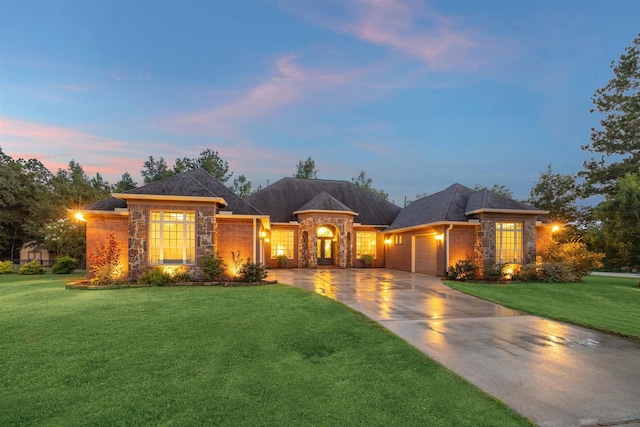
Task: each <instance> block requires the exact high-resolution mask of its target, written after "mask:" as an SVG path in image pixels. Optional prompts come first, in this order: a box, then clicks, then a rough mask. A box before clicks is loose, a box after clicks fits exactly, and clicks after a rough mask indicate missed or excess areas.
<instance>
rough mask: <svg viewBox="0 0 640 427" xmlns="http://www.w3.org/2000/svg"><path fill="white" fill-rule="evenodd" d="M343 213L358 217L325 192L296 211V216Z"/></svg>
mask: <svg viewBox="0 0 640 427" xmlns="http://www.w3.org/2000/svg"><path fill="white" fill-rule="evenodd" d="M309 211H314V212H318V211H321V212H342V213H345V212H346V213H352V214H353V215H357V213H356V212H354V211H353V210H352V209H351V208H350V207H348V206H346V205H345V204H344V203H342V202H340V200H337V199H336V198H335V197H333V196H332V195H331V194H329V193H327V192H326V191H323V192H322V193H320V194H318V195H317V196H316V197H314V198H313V199H311V200H309V201H308V202H307V203H305V204H304V205H303V206H301V207H299V208H298V209H296V211H295V212H294V214H299V213H302V212H309Z"/></svg>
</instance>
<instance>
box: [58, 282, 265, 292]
mask: <svg viewBox="0 0 640 427" xmlns="http://www.w3.org/2000/svg"><path fill="white" fill-rule="evenodd" d="M276 283H278V281H277V280H262V281H260V282H251V283H249V282H241V281H235V280H225V281H221V282H178V283H169V284H167V285H162V286H193V287H197V286H223V287H236V286H264V285H275V284H276ZM156 286H158V285H146V284H139V283H118V284H115V285H94V284H91V282H89V281H88V280H78V281H76V282H71V283H67V284H66V285H65V289H72V290H83V291H84V290H87V291H94V290H102V289H122V288H150V287H156Z"/></svg>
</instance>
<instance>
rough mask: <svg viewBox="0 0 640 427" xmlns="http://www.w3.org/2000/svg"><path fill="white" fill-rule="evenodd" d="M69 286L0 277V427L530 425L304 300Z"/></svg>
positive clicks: (330, 304)
mask: <svg viewBox="0 0 640 427" xmlns="http://www.w3.org/2000/svg"><path fill="white" fill-rule="evenodd" d="M71 278H73V276H72V277H69V276H55V275H45V276H18V275H5V276H0V331H2V335H1V336H2V339H1V340H0V366H1V367H2V369H0V402H2V404H0V425H3V426H4V425H12V426H13V425H29V426H31V425H65V426H73V425H83V426H84V425H228V426H238V425H246V426H260V425H263V426H264V425H295V426H299V425H318V426H322V425H331V426H333V425H363V426H376V425H379V426H383V425H384V426H386V425H402V426H405V425H406V426H409V425H416V426H418V425H419V426H425V425H428V426H451V425H456V426H465V425H467V426H481V425H486V426H501V425H502V426H507V425H530V424H529V423H528V421H527V420H525V419H523V418H522V417H521V416H519V415H518V414H516V413H515V412H513V411H511V410H510V409H508V408H507V407H505V406H504V405H503V404H501V403H500V402H498V401H496V400H495V399H493V398H491V397H489V396H487V395H486V394H484V393H483V392H481V391H479V390H478V389H477V388H475V387H473V386H471V385H470V384H468V383H467V382H466V381H464V380H462V379H461V378H459V377H458V376H456V375H454V374H453V373H451V372H449V371H447V370H445V369H444V368H442V367H441V366H440V365H438V364H437V363H435V362H434V361H432V360H430V359H428V358H427V357H426V356H424V355H423V354H422V353H420V352H419V351H418V350H416V349H414V348H413V347H411V346H410V345H408V344H407V343H405V342H404V341H402V340H401V339H399V338H397V337H395V336H394V335H392V334H391V333H389V332H387V331H386V330H384V329H383V328H381V327H379V326H377V324H375V323H373V322H372V321H369V320H368V319H366V318H365V317H364V316H362V315H360V314H358V313H356V312H354V311H351V310H350V309H348V308H346V307H345V306H343V305H342V304H339V303H337V302H335V301H333V300H330V299H328V298H324V297H321V296H319V295H316V294H314V293H312V292H308V291H305V290H301V289H297V288H293V287H289V286H285V285H269V286H262V287H238V288H220V287H206V288H205V287H190V288H185V287H155V288H129V289H116V290H102V291H77V290H74V291H72V290H65V289H64V283H65V281H68V280H69V279H71Z"/></svg>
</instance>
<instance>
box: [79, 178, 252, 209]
mask: <svg viewBox="0 0 640 427" xmlns="http://www.w3.org/2000/svg"><path fill="white" fill-rule="evenodd" d="M113 196H114V197H110V198H109V199H106V200H102V201H99V202H96V203H92V204H91V205H88V206H86V207H85V209H86V210H112V209H115V208H125V207H126V206H127V205H126V200H128V199H136V198H137V197H141V198H145V199H149V198H154V196H160V197H163V198H168V199H170V200H174V201H179V200H180V199H182V198H184V199H185V200H194V199H197V200H199V199H202V200H211V201H212V202H214V203H219V204H220V205H222V206H224V207H223V208H222V209H221V210H224V211H232V212H233V213H234V214H240V215H262V213H261V212H260V211H259V210H258V209H256V208H255V207H253V206H251V205H250V204H249V203H247V202H246V201H244V200H243V199H242V198H241V197H239V196H237V195H236V194H235V193H233V192H232V191H231V190H229V189H228V188H227V187H225V186H224V184H222V183H221V182H220V181H218V180H217V179H215V178H214V177H213V176H211V175H210V174H209V173H208V172H207V171H205V170H203V169H193V170H189V171H186V172H183V173H180V174H178V175H173V176H170V177H168V178H165V179H162V180H160V181H155V182H152V183H149V184H147V185H143V186H142V187H138V188H134V189H132V190H128V191H125V192H123V193H118V194H114V195H113ZM119 199H120V200H119Z"/></svg>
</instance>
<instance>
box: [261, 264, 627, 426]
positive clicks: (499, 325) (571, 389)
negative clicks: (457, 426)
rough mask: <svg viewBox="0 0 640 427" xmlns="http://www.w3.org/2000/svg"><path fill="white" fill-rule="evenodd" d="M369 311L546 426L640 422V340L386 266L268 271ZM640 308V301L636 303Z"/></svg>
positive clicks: (370, 315) (494, 394) (379, 319)
mask: <svg viewBox="0 0 640 427" xmlns="http://www.w3.org/2000/svg"><path fill="white" fill-rule="evenodd" d="M269 278H270V279H277V280H278V281H279V282H280V283H287V284H291V285H295V286H298V287H301V288H305V289H309V290H311V291H314V292H317V293H320V294H322V295H326V296H328V297H330V298H333V299H335V300H337V301H340V302H342V303H344V304H346V305H348V306H349V307H351V308H353V309H355V310H357V311H360V312H362V313H363V314H365V315H366V316H368V317H369V318H371V319H373V320H375V321H377V322H378V323H380V324H381V325H383V326H384V327H385V328H387V329H389V330H390V331H392V332H393V333H395V334H396V335H398V336H400V337H402V338H403V339H405V340H406V341H408V342H409V343H411V344H412V345H414V346H415V347H417V348H418V349H420V350H421V351H422V352H424V353H425V354H427V355H428V356H429V357H431V358H433V359H435V360H437V361H438V362H440V363H441V364H443V365H444V366H446V367H447V368H449V369H451V370H452V371H455V372H456V373H458V374H459V375H461V376H462V377H464V378H466V379H467V380H468V381H470V382H471V383H473V384H475V385H476V386H478V387H479V388H481V389H482V390H484V391H486V392H487V393H489V394H491V395H493V396H495V397H497V398H498V399H500V400H502V401H503V402H505V403H506V404H507V405H509V406H510V407H511V408H513V409H514V410H516V411H518V412H520V413H521V414H523V415H524V416H526V417H528V418H530V419H531V420H533V421H534V422H535V423H536V424H538V425H541V426H595V425H606V426H617V425H624V426H640V343H638V342H634V341H631V340H627V339H623V338H619V337H616V336H613V335H609V334H605V333H601V332H596V331H592V330H589V329H585V328H581V327H577V326H571V325H568V324H565V323H561V322H556V321H551V320H547V319H544V318H541V317H537V316H531V315H527V314H523V313H520V312H517V311H515V310H511V309H508V308H505V307H502V306H500V305H497V304H493V303H490V302H487V301H484V300H480V299H478V298H475V297H472V296H469V295H466V294H463V293H461V292H458V291H455V290H453V289H450V288H448V287H446V286H444V285H443V284H442V283H441V282H440V280H439V279H438V278H436V277H432V276H426V275H423V274H416V273H407V272H402V271H395V270H386V269H318V270H302V269H294V270H270V273H269ZM639 309H640V308H639Z"/></svg>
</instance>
